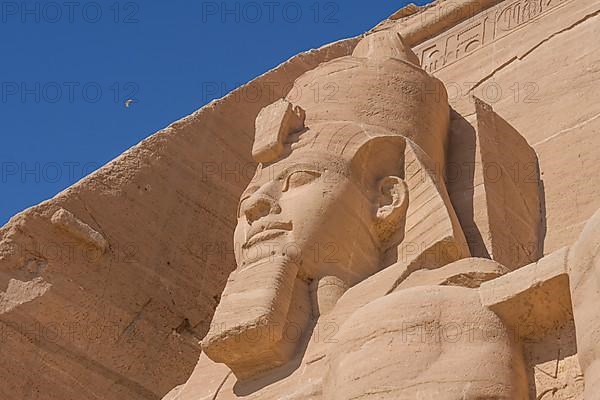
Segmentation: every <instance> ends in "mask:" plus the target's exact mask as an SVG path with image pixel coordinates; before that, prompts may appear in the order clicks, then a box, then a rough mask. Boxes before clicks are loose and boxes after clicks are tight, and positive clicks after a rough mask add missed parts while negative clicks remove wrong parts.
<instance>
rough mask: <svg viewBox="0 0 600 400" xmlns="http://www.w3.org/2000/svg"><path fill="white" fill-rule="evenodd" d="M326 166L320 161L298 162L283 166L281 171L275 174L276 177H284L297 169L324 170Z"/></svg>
mask: <svg viewBox="0 0 600 400" xmlns="http://www.w3.org/2000/svg"><path fill="white" fill-rule="evenodd" d="M325 169H326V168H324V166H323V165H322V164H320V163H317V164H316V165H315V164H308V163H298V164H293V165H290V166H289V167H285V168H284V169H283V170H281V172H279V173H278V174H277V178H276V179H278V178H285V177H287V176H289V175H290V174H291V173H293V172H298V171H314V172H324V171H325Z"/></svg>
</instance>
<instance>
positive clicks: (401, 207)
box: [376, 176, 408, 246]
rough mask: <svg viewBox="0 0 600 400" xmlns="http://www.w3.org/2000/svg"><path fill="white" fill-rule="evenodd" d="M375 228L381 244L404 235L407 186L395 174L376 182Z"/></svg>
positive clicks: (398, 239) (395, 240)
mask: <svg viewBox="0 0 600 400" xmlns="http://www.w3.org/2000/svg"><path fill="white" fill-rule="evenodd" d="M376 201H377V214H376V229H377V234H378V236H379V240H380V241H381V243H382V245H384V246H385V245H387V244H389V243H390V242H397V241H400V240H402V238H403V237H404V227H405V223H406V211H407V210H408V186H407V185H406V182H404V180H402V179H401V178H399V177H397V176H386V177H385V178H382V179H381V180H380V181H379V182H378V184H377V200H376Z"/></svg>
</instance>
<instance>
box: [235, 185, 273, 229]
mask: <svg viewBox="0 0 600 400" xmlns="http://www.w3.org/2000/svg"><path fill="white" fill-rule="evenodd" d="M244 203H245V204H244V205H243V207H242V213H243V214H244V215H245V216H246V219H247V220H248V223H249V224H252V223H253V222H254V221H257V220H259V219H261V218H262V217H266V216H267V215H269V214H277V213H279V212H280V211H281V210H280V208H279V206H278V204H277V201H276V200H275V199H274V198H273V197H271V196H269V195H266V194H265V193H261V191H259V192H257V193H254V194H253V195H252V196H250V198H248V199H247V200H246V201H245V202H244Z"/></svg>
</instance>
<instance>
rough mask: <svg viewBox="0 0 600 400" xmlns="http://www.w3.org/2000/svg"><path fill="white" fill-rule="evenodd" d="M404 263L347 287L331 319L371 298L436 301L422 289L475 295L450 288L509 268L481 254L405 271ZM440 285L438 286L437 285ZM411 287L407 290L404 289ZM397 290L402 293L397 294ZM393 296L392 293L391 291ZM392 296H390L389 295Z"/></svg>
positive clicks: (474, 284)
mask: <svg viewBox="0 0 600 400" xmlns="http://www.w3.org/2000/svg"><path fill="white" fill-rule="evenodd" d="M406 271H407V267H406V266H404V265H400V264H397V265H393V266H390V267H388V268H386V269H384V270H382V271H381V272H379V273H377V274H375V275H373V276H371V277H370V278H368V279H366V280H365V281H363V282H361V283H359V284H358V285H356V286H354V287H352V288H350V289H349V290H348V291H347V292H346V293H345V294H344V295H343V296H342V297H341V298H340V299H339V301H338V303H337V304H336V307H335V309H334V313H333V314H334V315H332V317H331V319H332V320H334V321H336V323H338V324H341V323H342V322H343V321H345V320H346V319H347V318H348V317H349V316H350V315H352V314H354V313H355V312H357V311H358V310H359V309H361V308H363V307H365V306H367V305H368V304H370V303H372V302H378V301H380V299H383V298H386V300H381V301H382V302H390V301H395V302H403V301H405V297H407V296H408V297H410V296H413V294H411V293H420V294H414V296H416V298H417V299H421V300H422V301H425V300H427V301H429V302H432V301H435V300H436V298H440V299H441V298H442V297H443V296H442V297H439V296H437V297H436V296H433V297H424V295H425V293H429V292H432V291H433V292H436V293H451V292H452V293H454V292H456V293H458V292H462V293H463V296H467V297H470V296H476V294H475V293H471V292H474V291H471V292H466V291H464V290H463V291H460V290H453V289H451V288H452V287H454V288H462V289H474V288H478V287H479V286H480V285H481V284H482V283H483V282H486V281H489V280H492V279H494V278H497V277H499V276H502V275H504V274H505V273H507V272H508V270H507V268H506V267H504V266H502V265H501V264H499V263H497V262H495V261H493V260H489V259H484V258H465V259H462V260H459V261H456V262H453V263H450V264H448V265H445V266H443V267H440V268H436V269H421V270H417V271H414V272H412V273H410V274H409V273H407V272H406ZM436 288H441V289H436ZM409 289H410V291H409V292H407V291H408V290H409ZM396 293H403V294H402V295H396ZM392 294H393V295H394V296H391V295H392ZM389 296H391V297H389Z"/></svg>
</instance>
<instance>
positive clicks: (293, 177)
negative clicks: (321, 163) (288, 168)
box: [283, 171, 321, 192]
mask: <svg viewBox="0 0 600 400" xmlns="http://www.w3.org/2000/svg"><path fill="white" fill-rule="evenodd" d="M320 176H321V174H320V173H318V172H315V171H296V172H292V173H291V174H290V175H289V176H288V177H287V179H286V181H285V185H284V187H283V191H284V192H286V191H287V190H288V189H293V188H297V187H299V186H302V185H306V184H307V183H311V182H312V181H314V180H315V179H317V178H319V177H320Z"/></svg>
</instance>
